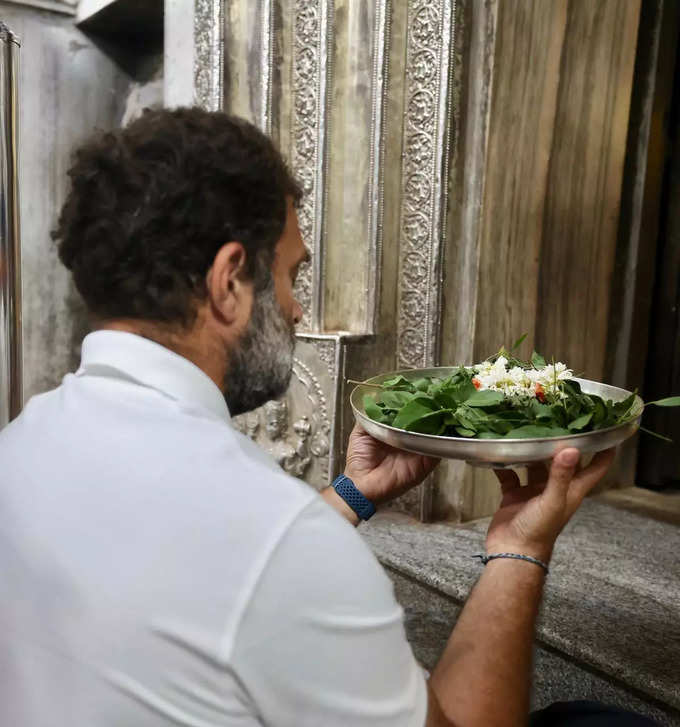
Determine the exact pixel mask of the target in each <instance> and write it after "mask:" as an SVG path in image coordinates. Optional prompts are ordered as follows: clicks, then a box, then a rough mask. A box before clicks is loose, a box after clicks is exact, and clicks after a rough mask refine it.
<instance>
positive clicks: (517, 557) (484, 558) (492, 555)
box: [472, 553, 550, 575]
mask: <svg viewBox="0 0 680 727" xmlns="http://www.w3.org/2000/svg"><path fill="white" fill-rule="evenodd" d="M472 557H473V558H479V559H480V560H481V561H482V565H486V564H487V563H488V562H489V561H490V560H495V559H496V558H514V559H515V560H526V561H527V563H533V564H534V565H538V566H540V567H541V568H543V570H544V571H545V574H546V575H548V573H550V569H549V568H548V566H547V564H546V563H544V562H543V561H542V560H539V559H538V558H532V557H531V556H530V555H520V554H519V553H490V554H489V555H484V554H483V553H477V554H476V555H473V556H472Z"/></svg>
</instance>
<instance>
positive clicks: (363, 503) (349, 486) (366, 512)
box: [332, 475, 375, 520]
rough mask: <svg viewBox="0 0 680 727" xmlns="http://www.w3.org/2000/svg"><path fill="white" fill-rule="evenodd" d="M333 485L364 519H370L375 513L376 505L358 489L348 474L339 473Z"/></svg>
mask: <svg viewBox="0 0 680 727" xmlns="http://www.w3.org/2000/svg"><path fill="white" fill-rule="evenodd" d="M332 487H333V489H334V490H335V491H336V492H337V493H338V495H340V497H342V499H343V500H344V501H345V502H346V503H347V504H348V505H349V506H350V507H351V508H352V510H354V512H355V513H356V514H357V515H358V516H359V517H360V518H361V519H362V520H368V519H369V518H371V517H373V515H375V505H374V504H373V503H372V502H371V501H370V500H369V499H368V498H367V497H366V496H365V495H363V494H362V493H361V492H359V490H357V488H356V485H355V484H354V482H352V480H350V478H349V477H347V475H338V476H337V477H336V478H335V479H334V480H333V485H332Z"/></svg>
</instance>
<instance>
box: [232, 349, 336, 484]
mask: <svg viewBox="0 0 680 727" xmlns="http://www.w3.org/2000/svg"><path fill="white" fill-rule="evenodd" d="M317 343H318V348H317V346H316V345H315V344H317ZM340 346H341V342H340V340H339V339H337V338H334V337H332V336H329V337H322V338H321V339H319V340H318V341H317V340H314V339H313V338H312V337H301V338H300V340H299V342H298V345H297V347H296V351H295V359H294V363H293V376H292V379H291V384H290V387H289V389H288V391H287V392H286V394H285V395H284V396H283V397H282V398H281V399H278V400H274V401H268V402H267V403H266V404H265V405H264V406H262V407H260V408H259V409H256V410H255V411H252V412H248V413H247V414H242V415H241V416H238V417H234V424H235V426H236V427H237V428H238V429H239V430H240V431H241V432H243V433H244V434H246V435H247V436H249V437H250V438H251V439H253V440H254V441H255V442H257V443H258V444H259V445H260V446H262V448H263V449H265V450H267V451H268V452H269V453H270V454H271V455H272V456H273V457H274V459H275V460H276V461H277V462H278V463H279V464H280V465H281V467H282V468H283V469H284V470H285V471H286V472H288V473H289V474H291V475H293V476H295V477H300V478H303V479H304V480H306V481H307V482H308V483H309V484H311V485H312V486H313V487H315V488H316V489H318V490H320V489H323V488H324V487H326V486H327V485H328V484H330V481H331V478H332V476H333V474H334V469H335V458H336V452H337V443H336V437H335V435H336V423H335V411H336V399H337V394H336V391H337V385H338V378H337V377H336V376H334V373H335V371H336V368H335V366H336V363H337V359H338V352H339V350H340ZM319 352H323V354H324V356H326V357H327V358H328V357H330V356H332V357H333V358H332V365H330V366H329V364H328V362H327V361H325V360H322V358H321V357H320V355H319Z"/></svg>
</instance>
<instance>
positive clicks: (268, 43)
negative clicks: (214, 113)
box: [259, 0, 274, 136]
mask: <svg viewBox="0 0 680 727" xmlns="http://www.w3.org/2000/svg"><path fill="white" fill-rule="evenodd" d="M260 32H261V43H262V45H261V54H262V55H261V58H260V69H261V79H262V81H261V83H262V86H261V98H260V119H259V126H260V129H262V131H263V132H264V133H265V134H267V135H268V136H270V135H271V133H272V83H273V77H274V0H261V16H260Z"/></svg>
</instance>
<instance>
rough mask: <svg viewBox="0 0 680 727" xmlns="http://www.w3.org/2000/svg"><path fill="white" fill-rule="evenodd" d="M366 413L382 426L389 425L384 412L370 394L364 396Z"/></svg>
mask: <svg viewBox="0 0 680 727" xmlns="http://www.w3.org/2000/svg"><path fill="white" fill-rule="evenodd" d="M364 411H365V412H366V414H367V415H368V416H369V417H370V418H371V419H373V420H374V421H376V422H380V423H381V424H386V423H387V417H386V416H385V413H384V412H383V410H382V409H381V408H380V407H379V406H378V405H377V404H376V403H375V401H374V400H373V397H372V396H371V395H370V394H366V396H364Z"/></svg>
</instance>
